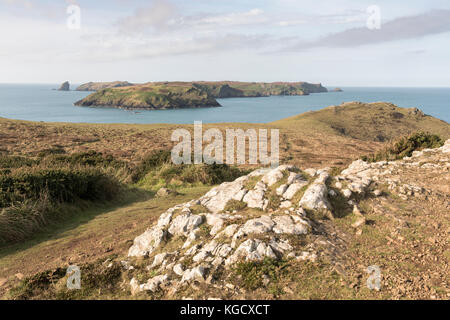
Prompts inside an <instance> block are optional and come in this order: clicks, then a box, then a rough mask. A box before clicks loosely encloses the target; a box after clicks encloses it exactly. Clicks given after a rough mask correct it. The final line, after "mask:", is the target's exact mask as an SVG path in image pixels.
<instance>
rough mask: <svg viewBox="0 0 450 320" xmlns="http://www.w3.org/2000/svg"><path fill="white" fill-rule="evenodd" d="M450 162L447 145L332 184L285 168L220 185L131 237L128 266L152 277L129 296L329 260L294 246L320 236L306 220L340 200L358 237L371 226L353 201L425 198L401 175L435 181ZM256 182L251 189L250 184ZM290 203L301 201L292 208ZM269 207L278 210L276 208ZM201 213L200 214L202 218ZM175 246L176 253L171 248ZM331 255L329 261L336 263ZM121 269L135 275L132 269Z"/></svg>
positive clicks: (316, 174) (322, 173) (358, 166)
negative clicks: (141, 264) (246, 267)
mask: <svg viewBox="0 0 450 320" xmlns="http://www.w3.org/2000/svg"><path fill="white" fill-rule="evenodd" d="M449 157H450V140H448V141H447V142H446V143H445V145H444V146H442V147H441V148H437V149H425V150H422V151H419V152H414V153H413V155H412V156H411V157H407V158H404V159H403V160H399V161H390V162H387V161H380V162H375V163H367V162H364V161H362V160H357V161H354V162H353V163H351V164H350V165H349V166H348V167H347V168H346V169H345V170H343V171H342V172H341V173H340V174H339V175H336V176H331V174H330V171H331V170H330V169H329V168H324V169H320V170H315V169H308V170H305V171H307V172H305V171H301V170H299V169H298V168H295V167H293V166H287V165H283V166H279V167H277V168H275V169H258V170H255V171H253V172H252V173H250V174H248V175H246V176H243V177H240V178H238V179H236V180H235V181H233V182H226V183H223V184H221V185H219V186H217V187H215V188H213V189H211V190H210V191H209V192H208V193H206V194H205V195H203V196H202V197H200V198H199V199H195V200H192V201H189V202H186V203H183V204H180V205H177V206H175V207H173V208H170V209H168V210H167V211H166V212H164V213H163V214H162V215H161V216H160V217H159V220H158V222H157V223H156V224H155V225H154V226H152V227H150V228H149V229H148V230H147V231H146V232H145V233H143V234H142V235H140V236H138V237H136V239H135V240H134V243H133V245H132V246H131V248H130V249H129V253H128V256H129V259H132V258H133V257H148V258H149V259H148V260H145V261H149V264H148V267H147V268H146V270H147V271H148V272H151V273H152V274H155V275H154V276H152V277H150V278H149V279H148V280H147V281H146V282H143V283H141V282H140V281H138V280H137V278H135V277H133V278H132V279H131V281H130V288H131V291H132V292H133V293H138V292H142V291H148V292H153V293H154V292H157V291H159V290H169V291H170V292H172V293H174V292H176V291H177V290H180V289H182V288H186V287H189V286H194V287H195V286H196V284H198V283H203V284H205V285H211V286H215V287H216V288H217V287H219V286H218V285H217V284H215V281H216V280H215V279H216V278H215V275H216V273H217V272H218V273H219V274H223V273H227V272H230V270H232V269H233V268H236V266H237V265H238V264H240V263H245V262H258V261H263V260H267V259H269V260H273V261H279V260H280V259H285V260H286V259H287V260H289V259H295V260H296V261H304V260H309V261H311V262H315V261H317V260H318V259H321V257H322V255H324V254H327V253H326V252H329V251H330V250H331V251H332V250H337V249H336V248H334V249H332V248H333V247H334V246H335V245H334V244H330V245H329V246H328V248H327V249H326V250H322V251H321V250H317V248H319V247H320V248H323V245H327V242H326V241H323V240H318V241H317V243H315V242H311V243H309V244H308V246H304V245H302V246H299V244H298V243H299V241H298V240H299V239H301V238H300V237H304V236H307V235H308V236H310V237H312V236H313V232H312V231H314V230H316V231H317V229H315V228H317V226H318V225H320V221H318V220H315V219H316V218H314V215H310V214H309V213H311V212H314V211H327V212H330V213H332V212H333V210H334V209H335V208H333V205H332V203H333V199H335V198H337V197H341V199H344V200H343V201H345V202H346V204H347V206H348V207H350V208H352V210H351V211H350V212H349V213H348V214H351V215H353V216H354V220H352V222H351V228H353V230H356V235H358V234H359V235H360V234H361V232H362V229H363V228H364V226H365V225H366V224H367V223H368V219H367V218H366V216H365V212H363V211H362V209H361V208H360V207H359V205H358V201H360V200H361V199H363V198H366V197H368V196H369V197H375V198H376V197H382V196H383V192H382V191H381V190H380V189H379V188H380V187H382V186H383V185H388V187H389V190H391V191H392V192H395V193H396V194H398V195H399V196H400V197H402V198H403V197H404V198H405V199H408V197H419V198H420V197H427V196H429V195H430V193H429V192H428V191H427V190H426V189H425V188H424V187H423V186H420V185H417V184H414V183H411V182H409V183H406V182H402V179H401V176H400V175H399V174H400V173H401V174H404V173H405V170H410V169H414V170H426V171H427V172H431V173H433V172H434V173H433V174H435V175H436V174H439V172H441V173H442V172H443V171H446V172H448V170H450V163H449ZM255 178H257V181H256V183H250V182H252V181H253V182H254V179H255ZM446 187H447V189H446V192H450V190H448V186H442V188H446ZM289 190H291V191H289ZM274 196H275V197H277V201H275V200H274V198H273V197H274ZM294 199H300V200H296V201H298V203H295V202H296V201H293V200H294ZM229 201H240V202H243V203H245V204H246V205H247V208H246V209H241V210H239V211H233V212H230V211H227V210H226V208H227V203H228V202H229ZM274 201H275V203H277V204H279V205H278V207H274V205H273V203H274ZM340 201H342V200H340ZM271 203H272V205H270V204H271ZM199 206H202V208H203V209H200V211H202V210H204V212H199V208H198V207H199ZM194 208H195V213H194ZM331 218H332V215H331ZM180 240H181V241H180ZM174 244H177V245H176V246H175V247H174ZM166 248H170V250H167V249H166ZM333 252H334V251H333ZM336 254H337V253H333V257H335V255H336ZM327 259H328V258H327ZM333 259H334V258H333ZM333 259H331V260H333ZM126 265H127V267H128V268H130V267H131V268H132V267H133V266H131V263H130V262H126ZM336 268H338V267H336ZM338 269H339V268H338ZM221 285H224V284H221ZM224 286H225V285H224ZM230 286H231V285H230Z"/></svg>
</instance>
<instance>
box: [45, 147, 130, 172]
mask: <svg viewBox="0 0 450 320" xmlns="http://www.w3.org/2000/svg"><path fill="white" fill-rule="evenodd" d="M45 163H47V164H57V163H59V164H69V165H80V166H90V167H99V168H106V167H113V168H121V167H126V166H127V164H126V163H125V162H124V161H120V160H117V159H115V158H114V157H113V156H112V155H104V154H103V153H101V152H97V151H93V150H91V151H87V152H80V153H74V154H71V155H59V154H58V155H51V156H49V157H47V158H46V159H45Z"/></svg>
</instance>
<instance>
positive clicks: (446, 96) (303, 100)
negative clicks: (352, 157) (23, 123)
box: [0, 84, 450, 123]
mask: <svg viewBox="0 0 450 320" xmlns="http://www.w3.org/2000/svg"><path fill="white" fill-rule="evenodd" d="M56 87H58V85H56V84H55V85H48V84H0V117H4V118H10V119H20V120H33V121H48V122H88V123H193V122H194V121H196V120H197V121H203V122H204V123H215V122H250V123H265V122H271V121H275V120H279V119H282V118H286V117H290V116H293V115H296V114H300V113H303V112H306V111H310V110H319V109H322V108H324V107H327V106H330V105H339V104H341V103H342V102H347V101H362V102H376V101H387V102H392V103H394V104H396V105H398V106H400V107H407V108H411V107H417V108H419V109H421V110H422V111H423V112H425V113H426V114H429V115H432V116H434V117H437V118H439V119H442V120H445V121H447V122H450V88H392V87H391V88H368V87H366V88H363V87H358V88H356V87H355V88H351V87H347V88H346V87H343V88H342V89H343V90H344V91H343V92H329V93H317V94H311V95H309V96H283V97H281V96H273V97H262V98H231V99H219V100H218V101H219V103H220V104H221V105H222V106H223V107H221V108H201V109H178V110H149V111H126V110H121V109H115V108H89V107H76V106H74V105H73V103H74V102H75V101H77V100H79V99H82V98H84V97H85V96H87V95H88V94H90V92H78V91H69V92H63V91H56V90H52V89H53V88H56Z"/></svg>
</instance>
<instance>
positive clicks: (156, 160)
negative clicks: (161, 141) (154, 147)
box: [132, 150, 171, 182]
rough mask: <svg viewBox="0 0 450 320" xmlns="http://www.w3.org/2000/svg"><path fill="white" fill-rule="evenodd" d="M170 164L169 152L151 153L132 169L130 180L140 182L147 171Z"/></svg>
mask: <svg viewBox="0 0 450 320" xmlns="http://www.w3.org/2000/svg"><path fill="white" fill-rule="evenodd" d="M170 162H171V153H170V151H169V150H158V151H153V152H151V153H150V154H148V155H147V156H145V157H144V159H142V161H141V162H140V163H139V164H138V166H137V167H136V168H135V169H134V172H133V175H132V180H133V181H134V182H137V181H139V180H141V179H142V178H143V177H144V176H145V175H146V174H147V173H148V172H149V171H151V170H154V169H156V168H158V167H161V166H162V165H164V164H168V163H170Z"/></svg>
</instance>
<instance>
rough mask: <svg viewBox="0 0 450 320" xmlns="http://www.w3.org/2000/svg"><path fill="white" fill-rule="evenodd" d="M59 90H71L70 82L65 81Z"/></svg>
mask: <svg viewBox="0 0 450 320" xmlns="http://www.w3.org/2000/svg"><path fill="white" fill-rule="evenodd" d="M58 91H70V83H69V81H66V82H63V83H62V84H61V86H60V87H59V89H58Z"/></svg>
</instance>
